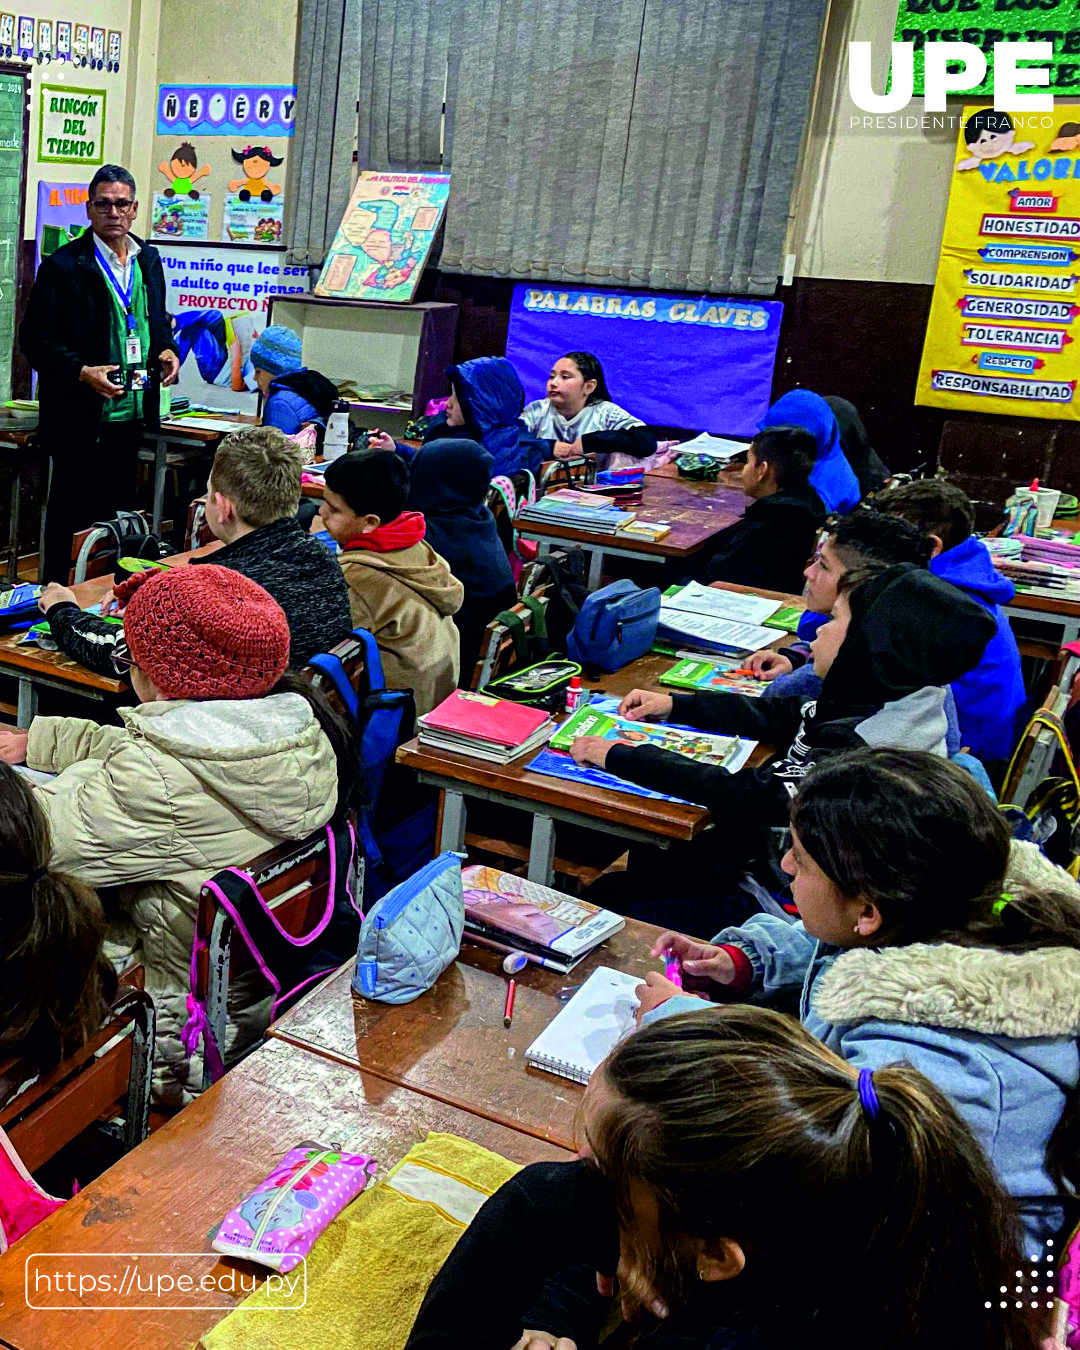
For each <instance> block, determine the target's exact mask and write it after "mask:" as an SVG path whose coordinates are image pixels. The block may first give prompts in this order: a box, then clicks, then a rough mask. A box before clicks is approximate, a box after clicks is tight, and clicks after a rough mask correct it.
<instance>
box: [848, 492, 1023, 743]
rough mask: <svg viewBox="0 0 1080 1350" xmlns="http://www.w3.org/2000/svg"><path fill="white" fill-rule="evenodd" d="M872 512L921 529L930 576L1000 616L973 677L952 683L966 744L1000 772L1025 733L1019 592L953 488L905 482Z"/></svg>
mask: <svg viewBox="0 0 1080 1350" xmlns="http://www.w3.org/2000/svg"><path fill="white" fill-rule="evenodd" d="M874 505H875V506H876V507H877V509H878V510H879V511H883V512H885V513H887V514H888V515H891V516H899V517H900V518H901V519H902V520H906V521H909V522H910V523H911V524H912V525H914V526H916V527H917V528H918V529H920V530H921V531H922V533H923V534H924V535H926V537H927V538H928V539H929V541H930V544H931V546H932V549H933V553H932V556H931V558H930V571H931V572H933V573H934V575H935V576H939V577H941V579H942V580H943V581H949V582H952V584H953V585H954V586H956V587H957V588H958V589H959V590H961V591H966V592H967V594H968V595H970V596H971V597H972V598H973V599H975V600H978V602H979V603H980V604H981V605H983V606H985V608H986V609H988V610H989V611H990V613H991V614H992V615H993V616H994V622H995V623H996V624H997V634H996V635H995V636H994V637H993V638H991V640H990V643H989V645H988V646H987V648H986V654H985V655H984V656H983V659H982V660H981V661H980V662H979V664H978V665H977V666H976V667H975V669H974V670H971V671H969V672H968V674H967V675H965V676H963V677H962V678H961V679H959V680H954V681H953V686H952V690H953V697H954V698H955V699H956V714H957V717H958V718H959V720H960V738H961V741H962V743H963V745H964V746H965V747H966V748H967V749H969V750H970V751H971V753H972V754H973V755H977V756H978V757H979V759H981V760H982V761H983V763H984V764H987V765H998V766H1001V765H1002V762H1003V761H1005V760H1007V759H1008V758H1009V756H1010V755H1011V754H1012V752H1013V747H1014V746H1015V744H1016V739H1017V737H1018V736H1019V734H1020V732H1021V730H1022V729H1023V728H1022V726H1021V722H1022V717H1023V712H1024V705H1025V702H1026V698H1027V695H1026V693H1025V691H1024V681H1023V677H1022V675H1021V673H1020V653H1019V651H1018V650H1017V647H1016V638H1015V637H1013V631H1012V629H1011V628H1010V627H1009V620H1008V618H1007V617H1006V614H1005V611H1004V610H1003V608H1002V606H1003V605H1007V604H1009V603H1010V601H1011V600H1012V598H1013V596H1014V594H1015V588H1014V586H1013V584H1012V582H1011V581H1009V580H1008V578H1007V577H1003V576H1002V575H1001V573H1000V572H999V571H998V570H997V568H996V567H995V566H994V563H993V559H992V558H991V557H990V553H989V551H988V550H987V547H986V545H985V544H984V543H983V542H982V540H981V539H978V538H976V536H975V535H974V534H973V533H972V531H973V530H974V528H975V510H974V508H973V507H972V505H971V501H970V499H969V498H968V496H967V494H966V493H964V492H962V491H961V490H960V488H958V487H956V486H955V484H953V483H946V482H944V481H942V480H941V479H939V478H927V479H923V480H921V481H919V482H917V483H905V484H904V485H903V486H901V487H895V488H889V489H887V490H886V491H885V492H883V493H882V494H881V495H880V496H879V497H877V498H876V499H875V502H874Z"/></svg>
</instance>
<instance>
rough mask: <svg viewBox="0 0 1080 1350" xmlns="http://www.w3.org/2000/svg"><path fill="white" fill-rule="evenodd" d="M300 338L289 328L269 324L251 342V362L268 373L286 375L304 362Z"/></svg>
mask: <svg viewBox="0 0 1080 1350" xmlns="http://www.w3.org/2000/svg"><path fill="white" fill-rule="evenodd" d="M302 351H303V349H302V348H301V346H300V339H299V338H298V337H297V336H296V334H295V333H294V332H293V331H292V329H291V328H285V327H284V326H283V325H282V324H278V323H275V324H271V326H270V327H269V328H264V329H263V330H262V332H261V333H260V334H259V336H258V337H257V338H256V339H255V341H254V342H253V343H252V344H251V364H252V365H253V366H254V367H255V369H256V370H265V371H266V372H267V374H268V375H288V374H289V372H290V371H293V370H300V369H301V368H302V366H303V364H304V361H303V356H302Z"/></svg>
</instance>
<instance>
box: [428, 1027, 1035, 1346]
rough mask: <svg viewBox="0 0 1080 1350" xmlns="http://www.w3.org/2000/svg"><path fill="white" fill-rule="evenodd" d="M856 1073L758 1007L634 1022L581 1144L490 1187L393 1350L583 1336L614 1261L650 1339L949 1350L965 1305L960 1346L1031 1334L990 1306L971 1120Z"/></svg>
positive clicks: (539, 1342) (606, 1065)
mask: <svg viewBox="0 0 1080 1350" xmlns="http://www.w3.org/2000/svg"><path fill="white" fill-rule="evenodd" d="M680 1002H682V1000H680ZM697 1006H698V1007H700V1006H701V1005H700V1004H699V1005H697ZM860 1067H861V1066H860V1065H858V1064H857V1063H851V1062H848V1061H847V1060H846V1059H845V1058H844V1057H842V1056H840V1055H836V1054H834V1053H833V1052H832V1051H831V1050H829V1049H826V1047H825V1046H823V1045H821V1044H820V1042H816V1041H815V1039H814V1037H812V1036H811V1035H809V1034H808V1033H807V1032H806V1031H805V1030H804V1029H803V1028H801V1027H800V1026H799V1025H798V1023H797V1022H795V1021H794V1019H792V1018H789V1017H782V1016H780V1015H779V1014H778V1013H775V1012H773V1011H772V1010H771V1009H768V1008H754V1007H739V1006H734V1007H724V1008H716V1009H714V1010H712V1011H700V1012H688V1013H684V1014H683V1015H682V1016H679V1017H671V1018H668V1019H664V1020H661V1021H659V1022H658V1023H657V1024H656V1025H650V1026H647V1027H643V1028H642V1029H641V1030H640V1031H638V1032H637V1033H635V1034H634V1035H632V1036H628V1037H626V1038H625V1039H624V1040H622V1041H621V1042H620V1043H619V1045H617V1046H616V1047H615V1049H614V1050H613V1051H612V1052H611V1054H610V1055H609V1056H608V1057H607V1059H606V1060H605V1061H604V1062H603V1064H602V1065H601V1066H600V1067H599V1068H598V1069H597V1070H596V1072H595V1073H594V1074H593V1075H592V1078H591V1079H590V1081H589V1085H588V1088H587V1089H586V1092H585V1097H584V1101H583V1103H582V1109H581V1113H580V1116H579V1120H580V1131H579V1132H580V1139H579V1145H580V1149H581V1156H580V1157H579V1158H578V1159H577V1160H575V1161H572V1162H549V1163H533V1164H532V1165H531V1166H528V1167H525V1168H524V1169H523V1170H522V1171H520V1172H519V1173H518V1174H517V1175H516V1176H515V1177H513V1178H512V1179H511V1180H510V1181H508V1182H506V1183H505V1184H504V1185H503V1186H502V1187H500V1189H499V1190H498V1191H496V1192H495V1194H494V1195H493V1196H492V1197H491V1198H490V1199H489V1200H488V1201H487V1202H486V1204H485V1205H484V1206H483V1208H482V1209H481V1210H480V1211H479V1213H478V1214H477V1215H476V1217H475V1218H474V1219H473V1221H472V1223H471V1224H470V1225H469V1227H468V1228H467V1229H466V1231H465V1232H464V1233H463V1234H462V1235H461V1237H460V1238H459V1239H458V1240H457V1242H456V1244H455V1245H454V1248H453V1250H452V1251H451V1253H450V1255H449V1256H448V1257H447V1258H446V1261H445V1263H444V1265H443V1268H442V1270H441V1271H440V1272H439V1274H438V1275H436V1277H435V1279H434V1280H433V1281H432V1283H431V1285H430V1287H429V1289H428V1292H427V1296H426V1298H425V1300H424V1303H423V1305H422V1306H421V1309H420V1312H419V1315H418V1316H417V1318H416V1321H415V1323H414V1325H413V1329H412V1332H411V1334H410V1336H409V1339H408V1340H407V1341H406V1350H466V1348H467V1347H468V1348H469V1350H509V1348H510V1347H511V1346H514V1345H515V1344H516V1345H517V1346H518V1347H519V1350H520V1348H521V1347H524V1348H525V1350H550V1347H552V1346H554V1347H555V1350H575V1347H581V1350H585V1347H594V1346H595V1345H596V1343H597V1333H598V1332H599V1331H600V1329H601V1326H602V1324H603V1322H604V1320H605V1318H606V1316H607V1314H608V1308H607V1304H608V1300H609V1298H610V1296H611V1293H612V1289H613V1278H612V1277H613V1276H614V1275H615V1273H616V1266H617V1267H618V1280H619V1298H620V1300H621V1312H622V1315H623V1317H624V1318H625V1319H626V1321H627V1322H632V1323H633V1324H634V1329H635V1330H637V1331H638V1332H639V1333H641V1336H642V1338H641V1341H640V1344H641V1345H642V1347H648V1348H649V1350H676V1348H677V1350H783V1348H784V1347H796V1346H797V1347H799V1350H871V1347H873V1350H915V1347H917V1348H918V1350H951V1348H952V1347H954V1346H956V1345H957V1343H958V1341H957V1325H958V1323H957V1317H958V1310H960V1309H962V1310H963V1312H962V1314H960V1316H962V1319H963V1326H964V1330H963V1335H962V1338H961V1340H962V1343H963V1344H965V1345H971V1346H979V1347H980V1348H983V1347H985V1350H1036V1347H1037V1345H1038V1339H1039V1338H1038V1336H1037V1335H1036V1333H1035V1328H1034V1326H1033V1325H1032V1322H1033V1321H1034V1319H1033V1318H1032V1315H1031V1314H1030V1313H1029V1312H1028V1311H1027V1305H1026V1304H1025V1305H1024V1307H1023V1308H1022V1309H1021V1308H1019V1307H1018V1306H1014V1302H1013V1301H1012V1300H1010V1301H1009V1302H1008V1304H1007V1305H1006V1306H1005V1307H1000V1306H999V1299H998V1296H997V1290H998V1289H999V1288H1000V1287H1001V1285H1003V1284H1005V1283H1006V1281H1010V1282H1012V1283H1011V1284H1010V1285H1009V1287H1010V1288H1011V1287H1012V1284H1015V1281H1016V1275H1015V1272H1016V1270H1017V1269H1018V1268H1019V1266H1020V1264H1021V1262H1020V1255H1019V1253H1020V1250H1021V1249H1020V1244H1019V1242H1018V1241H1017V1238H1016V1234H1015V1212H1014V1209H1013V1206H1012V1205H1011V1203H1010V1201H1009V1197H1008V1196H1007V1195H1006V1194H1005V1193H1004V1192H1003V1190H1002V1188H1001V1185H1000V1184H999V1182H998V1180H997V1178H996V1177H995V1175H994V1172H993V1169H992V1168H991V1167H990V1166H989V1165H988V1163H987V1160H986V1158H985V1157H984V1156H983V1153H982V1151H981V1150H980V1148H979V1146H978V1144H977V1143H976V1141H975V1139H973V1138H972V1134H971V1131H970V1130H968V1129H967V1128H965V1126H964V1124H963V1122H962V1120H961V1119H960V1116H959V1114H958V1112H957V1109H956V1108H955V1106H953V1105H951V1104H950V1102H949V1101H948V1100H947V1095H946V1094H944V1093H943V1092H942V1091H940V1090H939V1088H938V1087H936V1086H935V1085H934V1084H933V1082H932V1081H928V1079H927V1078H926V1077H924V1076H923V1074H921V1073H919V1072H918V1071H917V1070H916V1069H914V1068H911V1067H910V1066H908V1065H906V1064H890V1065H889V1066H888V1067H882V1068H877V1069H875V1070H874V1071H873V1073H869V1072H867V1073H861V1072H860ZM552 1090H553V1091H554V1090H556V1085H555V1084H553V1085H552ZM598 1275H599V1278H598ZM481 1286H482V1287H483V1290H484V1296H483V1298H477V1297H476V1290H477V1289H478V1288H479V1287H481ZM598 1289H599V1290H602V1293H600V1294H598ZM991 1291H993V1300H992V1302H991V1300H990V1293H991ZM1044 1301H1045V1296H1044ZM988 1304H989V1306H988ZM1029 1319H1031V1321H1029ZM620 1330H621V1332H623V1333H625V1332H626V1331H627V1330H628V1328H626V1327H623V1328H621V1329H620ZM559 1337H564V1338H566V1339H559ZM615 1340H616V1341H617V1343H619V1344H625V1343H626V1342H625V1337H624V1335H622V1334H620V1332H618V1331H617V1332H616V1333H615Z"/></svg>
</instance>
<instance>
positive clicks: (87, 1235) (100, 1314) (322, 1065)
mask: <svg viewBox="0 0 1080 1350" xmlns="http://www.w3.org/2000/svg"><path fill="white" fill-rule="evenodd" d="M501 1025H502V1022H501V1018H500V1027H501ZM429 1130H438V1131H446V1132H449V1133H452V1134H458V1135H461V1136H462V1137H464V1138H466V1139H470V1140H472V1142H474V1143H476V1144H480V1145H482V1146H483V1147H485V1148H489V1149H492V1150H493V1151H494V1152H496V1153H501V1154H502V1155H503V1156H505V1157H507V1158H511V1159H512V1160H513V1161H515V1162H519V1163H530V1162H540V1161H566V1160H568V1158H569V1155H568V1154H567V1153H565V1152H564V1151H563V1150H562V1149H559V1148H556V1147H553V1146H552V1145H550V1144H545V1143H542V1142H540V1141H539V1140H537V1139H534V1138H530V1137H529V1136H528V1135H525V1134H523V1133H520V1132H518V1131H516V1130H511V1129H507V1128H506V1127H505V1126H502V1125H497V1124H493V1123H492V1122H491V1121H489V1120H485V1119H483V1118H481V1117H480V1116H477V1115H473V1114H469V1113H467V1112H465V1111H461V1110H457V1109H455V1108H454V1107H452V1106H446V1105H444V1104H443V1103H441V1102H438V1101H435V1100H433V1099H432V1097H431V1096H422V1095H420V1094H418V1093H416V1092H411V1091H409V1090H408V1089H406V1088H401V1087H395V1086H393V1085H392V1084H391V1083H389V1082H387V1081H386V1080H385V1079H382V1078H376V1077H374V1076H371V1075H368V1074H365V1073H357V1072H355V1070H353V1069H350V1068H344V1067H342V1066H341V1065H340V1064H335V1063H334V1062H332V1061H331V1060H330V1059H328V1058H326V1057H324V1056H320V1055H315V1054H311V1053H309V1052H307V1051H306V1050H299V1049H297V1048H295V1047H294V1046H292V1045H289V1044H287V1043H286V1042H285V1041H283V1040H275V1041H271V1042H269V1043H267V1044H266V1045H264V1046H262V1047H261V1048H260V1049H259V1050H258V1051H256V1052H255V1054H253V1055H251V1056H250V1057H249V1058H248V1059H246V1060H245V1061H244V1062H243V1063H242V1064H240V1065H239V1066H238V1067H237V1068H235V1069H233V1070H232V1071H231V1072H229V1073H228V1074H226V1075H225V1077H224V1078H223V1079H221V1081H220V1082H218V1083H216V1084H215V1085H214V1086H213V1087H212V1088H210V1089H209V1091H207V1092H205V1093H203V1095H202V1096H201V1097H199V1098H198V1100H196V1101H195V1102H194V1103H192V1105H190V1106H188V1107H185V1108H184V1110H183V1111H181V1112H180V1113H179V1114H178V1115H176V1116H175V1117H174V1118H173V1119H172V1120H171V1121H170V1122H169V1123H168V1124H167V1125H165V1126H164V1127H163V1128H162V1129H161V1130H158V1131H157V1132H156V1133H155V1134H153V1135H151V1136H150V1138H149V1139H148V1140H147V1141H146V1142H145V1143H144V1144H140V1145H139V1147H138V1148H137V1149H135V1150H134V1151H133V1152H131V1153H129V1154H128V1155H127V1156H126V1157H125V1158H123V1159H121V1161H120V1162H118V1163H117V1164H116V1166H115V1167H111V1168H110V1169H109V1170H108V1171H107V1172H106V1173H104V1175H103V1176H101V1177H99V1178H98V1180H97V1181H94V1182H91V1183H90V1185H88V1186H87V1187H86V1188H85V1190H82V1191H80V1192H79V1194H78V1195H76V1196H75V1197H74V1198H73V1199H71V1200H69V1201H68V1202H67V1204H66V1205H64V1207H63V1208H62V1209H60V1210H57V1212H56V1213H55V1214H53V1215H51V1216H50V1217H49V1218H48V1219H46V1220H45V1222H44V1223H42V1224H39V1225H38V1227H37V1228H35V1229H34V1230H33V1232H31V1233H29V1234H28V1235H27V1236H26V1237H25V1238H24V1239H23V1240H22V1241H21V1242H19V1243H16V1245H15V1246H14V1247H13V1248H11V1250H9V1251H8V1252H6V1253H5V1254H4V1255H3V1256H0V1344H3V1345H7V1346H11V1347H14V1348H15V1350H70V1348H71V1347H72V1346H77V1345H81V1344H82V1343H83V1342H87V1343H89V1344H92V1345H93V1346H94V1350H133V1348H134V1347H138V1350H188V1347H190V1346H191V1345H192V1344H193V1343H194V1342H195V1341H196V1340H197V1339H198V1338H199V1337H200V1336H201V1335H203V1333H204V1332H206V1331H208V1330H209V1329H210V1328H211V1327H213V1326H215V1325H216V1324H217V1323H218V1322H220V1321H221V1319H222V1318H223V1317H224V1316H225V1315H226V1314H227V1313H228V1312H230V1311H231V1310H232V1309H233V1308H234V1307H235V1306H236V1304H237V1303H239V1302H240V1301H241V1296H240V1295H235V1294H233V1295H230V1294H229V1293H227V1292H226V1291H224V1290H219V1289H215V1290H214V1291H213V1292H212V1293H210V1294H209V1295H200V1296H195V1295H192V1296H189V1302H202V1303H204V1304H205V1303H211V1302H214V1303H216V1304H219V1306H215V1307H211V1308H209V1309H204V1310H202V1311H198V1310H190V1311H189V1310H180V1311H169V1310H167V1308H166V1306H163V1308H162V1310H161V1311H160V1312H159V1311H156V1310H152V1311H135V1310H134V1309H132V1310H126V1309H114V1310H111V1311H100V1310H99V1311H95V1312H93V1313H92V1314H91V1313H88V1312H87V1311H86V1310H84V1309H71V1310H63V1311H42V1310H40V1309H31V1308H28V1307H27V1306H26V1301H25V1293H24V1291H25V1284H24V1281H25V1279H26V1260H27V1257H29V1256H30V1255H31V1254H32V1253H35V1252H42V1253H56V1254H57V1255H56V1259H55V1261H49V1262H44V1263H42V1268H43V1269H51V1268H60V1269H62V1270H64V1271H67V1270H69V1269H70V1270H72V1271H74V1272H76V1273H77V1272H78V1271H79V1270H80V1266H79V1254H89V1253H109V1252H114V1253H119V1254H121V1255H120V1257H119V1258H118V1261H117V1264H116V1266H115V1267H114V1265H113V1263H112V1262H100V1261H99V1262H91V1261H87V1262H86V1263H85V1265H84V1266H83V1267H82V1269H83V1270H85V1271H88V1272H96V1271H99V1270H102V1269H106V1270H110V1269H116V1268H118V1269H119V1271H120V1272H122V1271H123V1269H124V1266H125V1263H126V1260H127V1256H126V1254H127V1253H133V1254H135V1255H138V1254H139V1253H153V1252H164V1253H169V1252H175V1253H201V1252H207V1253H209V1252H210V1238H211V1235H212V1231H213V1229H214V1228H215V1227H216V1225H217V1224H218V1223H219V1222H220V1220H221V1219H223V1218H224V1217H225V1215H226V1213H227V1212H228V1210H229V1209H230V1208H231V1207H232V1206H233V1205H234V1204H236V1203H237V1201H239V1200H241V1199H242V1198H243V1196H244V1194H245V1193H246V1192H247V1191H249V1190H251V1189H252V1188H253V1187H255V1186H256V1185H257V1184H258V1183H259V1182H260V1181H261V1180H262V1179H263V1177H265V1176H266V1175H267V1173H268V1172H269V1171H270V1170H271V1168H272V1167H273V1166H274V1165H275V1164H276V1163H277V1162H279V1161H280V1160H281V1158H282V1156H283V1155H284V1154H285V1153H286V1152H287V1150H288V1149H290V1148H292V1147H294V1146H295V1145H296V1144H298V1143H300V1142H301V1141H302V1140H305V1139H317V1140H320V1141H322V1140H325V1141H326V1142H328V1143H341V1144H344V1145H345V1146H346V1147H350V1148H353V1149H356V1150H357V1151H358V1152H366V1153H371V1154H373V1155H374V1156H375V1157H376V1158H377V1159H378V1161H379V1164H380V1173H381V1174H382V1175H385V1173H386V1172H387V1171H388V1170H389V1168H390V1167H391V1166H392V1165H393V1164H394V1163H396V1162H398V1161H399V1159H400V1158H401V1157H402V1155H403V1154H404V1153H406V1152H407V1151H408V1149H409V1148H411V1147H412V1145H413V1144H414V1143H417V1142H418V1141H419V1140H421V1139H423V1138H424V1136H425V1135H426V1134H427V1133H428V1131H429ZM173 1262H174V1264H173V1265H172V1266H167V1267H166V1268H167V1269H172V1270H174V1271H175V1272H176V1273H180V1272H181V1271H182V1272H185V1273H186V1272H191V1271H193V1272H195V1274H196V1275H197V1276H202V1275H205V1274H212V1275H214V1276H215V1277H222V1276H226V1275H227V1274H228V1272H229V1271H230V1270H233V1271H236V1272H237V1273H240V1272H242V1273H243V1274H244V1275H245V1276H246V1277H247V1278H248V1281H249V1285H248V1291H247V1292H250V1277H251V1276H252V1274H254V1273H255V1272H257V1271H261V1273H260V1274H259V1277H258V1278H259V1281H260V1283H261V1282H262V1280H263V1279H264V1278H265V1276H266V1273H267V1272H266V1271H265V1270H262V1268H260V1267H258V1266H255V1265H252V1264H251V1263H249V1262H241V1261H233V1260H231V1259H222V1258H218V1259H213V1258H212V1254H211V1259H208V1260H200V1261H198V1262H195V1261H193V1260H190V1258H189V1263H188V1264H184V1263H182V1261H181V1259H180V1258H179V1257H175V1258H173ZM148 1264H149V1263H148ZM161 1268H162V1267H161V1265H160V1264H158V1265H152V1266H150V1269H161ZM93 1297H94V1303H93V1304H91V1301H90V1298H89V1297H88V1298H87V1304H86V1306H87V1307H89V1306H96V1307H98V1308H100V1306H101V1304H102V1303H103V1302H106V1301H108V1297H107V1296H104V1297H103V1296H102V1295H96V1296H93ZM66 1300H67V1301H68V1302H73V1301H75V1300H74V1298H73V1296H72V1295H70V1294H68V1295H66ZM39 1301H45V1300H44V1299H43V1298H41V1296H40V1295H39ZM57 1301H59V1300H57ZM113 1301H114V1302H115V1301H117V1300H116V1299H115V1298H114V1299H113ZM128 1301H129V1302H130V1303H138V1304H145V1303H147V1302H148V1301H149V1300H148V1298H147V1296H146V1295H141V1296H136V1297H134V1298H129V1300H128ZM179 1302H181V1299H180V1298H179V1297H175V1296H174V1297H168V1298H162V1299H161V1303H162V1305H169V1304H172V1305H176V1304H177V1303H179Z"/></svg>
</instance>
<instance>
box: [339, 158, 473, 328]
mask: <svg viewBox="0 0 1080 1350" xmlns="http://www.w3.org/2000/svg"><path fill="white" fill-rule="evenodd" d="M449 194H450V175H449V174H448V173H375V172H373V171H372V170H370V169H365V170H364V171H363V172H362V173H361V174H360V177H359V178H358V179H357V180H356V186H355V187H354V188H353V193H352V196H351V197H350V198H349V204H348V206H347V207H346V208H345V214H344V216H342V218H341V224H340V225H339V226H338V231H337V234H336V235H335V236H334V242H333V244H331V246H330V251H329V253H328V254H327V255H326V263H325V265H324V266H323V270H322V273H321V275H320V277H319V283H318V285H317V286H316V287H315V294H316V295H324V296H329V297H331V298H333V299H349V300H390V301H398V302H400V303H403V304H408V303H409V301H410V300H411V299H412V298H413V295H414V294H415V292H416V287H417V286H418V285H419V282H420V274H421V272H423V270H424V263H425V262H426V261H427V256H428V253H429V252H430V251H431V244H432V241H433V240H434V238H435V232H436V231H437V230H438V228H439V222H440V221H441V220H442V216H443V212H444V211H445V210H446V199H447V197H448V196H449Z"/></svg>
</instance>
